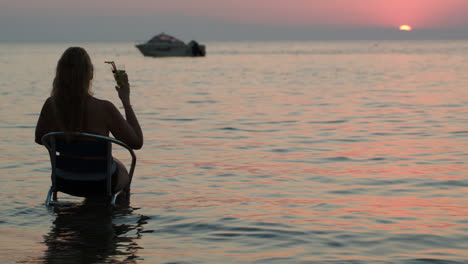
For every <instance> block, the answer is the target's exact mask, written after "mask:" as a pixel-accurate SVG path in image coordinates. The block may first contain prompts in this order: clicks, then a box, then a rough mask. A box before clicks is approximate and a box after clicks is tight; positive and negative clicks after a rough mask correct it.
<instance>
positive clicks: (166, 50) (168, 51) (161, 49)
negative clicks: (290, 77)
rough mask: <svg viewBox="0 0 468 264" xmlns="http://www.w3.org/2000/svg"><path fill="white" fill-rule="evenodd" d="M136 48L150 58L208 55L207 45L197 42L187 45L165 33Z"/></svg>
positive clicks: (137, 45)
mask: <svg viewBox="0 0 468 264" xmlns="http://www.w3.org/2000/svg"><path fill="white" fill-rule="evenodd" d="M135 46H136V47H137V49H138V50H139V51H140V52H141V53H142V54H143V55H144V56H149V57H200V56H201V57H203V56H205V54H206V51H205V45H200V44H198V43H197V42H196V41H195V40H192V41H190V42H189V43H188V44H185V43H184V42H183V41H181V40H179V39H177V38H175V37H173V36H170V35H168V34H165V33H161V34H159V35H156V36H154V37H153V38H152V39H150V40H149V41H147V42H146V43H139V44H136V45H135Z"/></svg>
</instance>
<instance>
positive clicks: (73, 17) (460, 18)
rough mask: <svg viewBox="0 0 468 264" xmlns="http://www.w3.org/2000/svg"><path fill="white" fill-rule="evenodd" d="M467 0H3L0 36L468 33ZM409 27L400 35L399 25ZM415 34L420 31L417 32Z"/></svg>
mask: <svg viewBox="0 0 468 264" xmlns="http://www.w3.org/2000/svg"><path fill="white" fill-rule="evenodd" d="M467 11H468V1H467V0H287V1H286V0H235V1H234V0H171V1H167V0H164V1H163V0H132V1H128V0H125V1H124V0H112V1H111V0H101V1H96V0H80V1H68V0H40V1H32V0H0V32H1V33H2V34H1V35H0V41H1V42H11V41H47V40H51V41H77V40H83V41H133V40H144V39H147V38H149V37H151V36H152V35H154V34H156V33H159V32H161V31H165V32H167V33H172V34H174V35H176V36H186V37H187V38H198V39H200V38H203V39H207V40H236V39H242V40H248V39H253V40H255V39H258V40H262V39H278V40H283V39H296V38H297V39H327V38H332V39H346V38H348V37H349V38H369V39H372V38H374V37H375V38H379V37H382V36H388V33H389V32H393V31H391V30H395V31H396V32H394V33H392V34H395V37H403V38H404V37H406V36H411V35H410V34H412V36H413V37H416V38H417V37H418V36H419V37H422V38H434V39H438V38H452V37H453V38H465V39H466V38H468V29H467V28H468V16H467V15H466V13H467ZM403 24H408V25H410V26H412V28H413V29H414V30H413V32H411V33H409V34H407V35H406V36H403V35H400V36H398V35H397V34H398V33H401V32H398V27H399V26H400V25H403ZM418 34H419V35H418Z"/></svg>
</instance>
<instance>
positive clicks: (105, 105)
mask: <svg viewBox="0 0 468 264" xmlns="http://www.w3.org/2000/svg"><path fill="white" fill-rule="evenodd" d="M90 105H91V107H92V108H94V109H95V110H106V111H109V110H112V108H115V106H114V104H113V103H111V102H110V101H107V100H102V99H99V98H96V97H91V100H90Z"/></svg>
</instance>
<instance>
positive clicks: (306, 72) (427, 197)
mask: <svg viewBox="0 0 468 264" xmlns="http://www.w3.org/2000/svg"><path fill="white" fill-rule="evenodd" d="M79 45H80V46H83V47H85V48H86V49H87V50H88V51H89V53H90V55H91V57H92V59H93V63H94V65H95V80H94V84H93V89H94V93H95V96H97V97H99V98H103V99H107V100H110V101H112V102H114V103H115V104H116V105H117V106H119V107H120V103H119V101H118V97H117V95H116V94H115V91H114V88H113V79H112V75H111V73H110V72H109V69H108V68H107V66H106V65H105V64H104V63H103V62H104V60H108V59H113V60H115V61H117V63H122V64H125V69H126V70H127V72H128V74H129V76H130V80H131V83H132V89H133V90H132V95H133V105H134V108H135V110H136V112H137V114H138V117H139V119H140V122H141V124H142V127H143V130H144V133H145V145H144V147H143V149H142V150H139V151H137V156H138V165H137V169H136V175H135V178H134V184H133V194H132V199H131V205H130V207H129V208H117V209H115V210H113V211H108V210H103V208H102V207H100V206H99V205H96V204H92V203H87V202H82V200H81V199H78V198H73V197H67V196H64V195H62V196H59V197H61V198H62V199H63V200H66V201H71V202H73V205H72V206H62V207H55V208H46V207H45V206H44V205H43V201H44V199H45V196H46V192H47V190H48V188H49V186H50V178H49V175H50V169H49V168H50V166H49V160H48V155H47V153H46V150H45V148H43V147H41V146H39V145H35V144H34V138H33V136H34V128H35V123H36V121H37V118H38V113H39V111H40V109H41V106H42V103H43V101H44V100H45V99H46V98H47V96H48V93H49V92H50V88H51V83H52V79H53V76H54V68H55V65H56V62H57V60H58V58H59V57H60V55H61V54H62V52H63V51H64V50H65V48H67V47H68V46H69V45H68V44H37V45H36V44H35V45H32V44H18V45H12V44H8V45H7V44H1V45H0V87H1V90H0V93H1V97H0V98H1V99H0V100H1V104H0V109H1V112H0V121H1V124H0V126H1V130H0V131H1V135H2V136H1V137H0V141H1V144H0V149H1V152H0V154H1V159H0V172H1V179H0V183H1V184H0V192H1V193H2V203H1V204H0V212H1V215H0V262H1V263H16V262H18V263H213V264H218V263H418V264H419V263H468V206H467V205H468V177H467V174H468V165H467V160H468V151H467V149H468V75H467V72H468V42H453V41H452V42H422V41H421V42H381V43H374V42H351V43H344V42H341V43H334V42H328V43H319V42H298V43H294V42H284V43H208V56H207V57H206V58H168V59H154V58H145V57H143V56H141V55H140V54H139V53H138V51H137V50H136V49H135V48H134V47H133V46H132V44H131V43H123V44H79ZM115 152H116V155H117V156H119V157H120V158H122V159H124V160H125V158H126V156H125V152H123V151H122V150H119V149H117V150H116V151H115ZM127 160H128V159H127Z"/></svg>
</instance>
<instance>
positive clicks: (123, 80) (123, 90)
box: [115, 71, 130, 105]
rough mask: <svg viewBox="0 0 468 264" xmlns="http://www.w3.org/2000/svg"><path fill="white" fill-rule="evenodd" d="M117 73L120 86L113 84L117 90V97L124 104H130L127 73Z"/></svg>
mask: <svg viewBox="0 0 468 264" xmlns="http://www.w3.org/2000/svg"><path fill="white" fill-rule="evenodd" d="M117 74H118V76H117V77H118V78H119V84H120V86H115V90H117V93H118V94H119V98H120V100H121V101H122V103H123V104H124V105H125V104H130V84H129V83H128V75H127V73H126V72H124V71H121V72H119V73H117Z"/></svg>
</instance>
